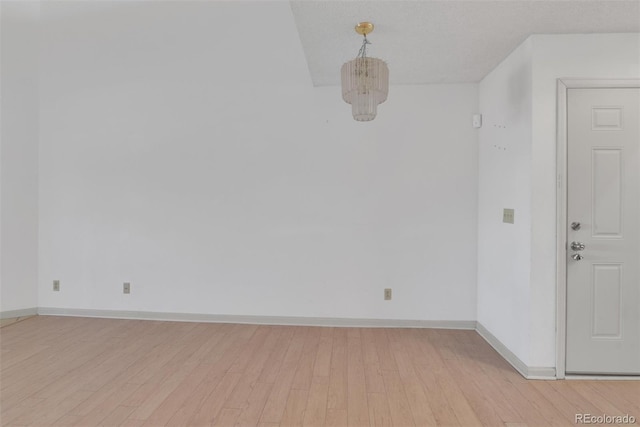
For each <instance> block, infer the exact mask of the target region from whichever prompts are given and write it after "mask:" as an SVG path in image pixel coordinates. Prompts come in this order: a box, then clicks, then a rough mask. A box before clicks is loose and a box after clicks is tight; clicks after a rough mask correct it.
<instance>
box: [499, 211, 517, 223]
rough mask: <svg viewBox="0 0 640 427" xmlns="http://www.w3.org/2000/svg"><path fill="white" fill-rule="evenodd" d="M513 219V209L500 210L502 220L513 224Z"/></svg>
mask: <svg viewBox="0 0 640 427" xmlns="http://www.w3.org/2000/svg"><path fill="white" fill-rule="evenodd" d="M514 221H515V209H507V208H505V209H504V211H503V212H502V222H505V223H507V224H513V223H514Z"/></svg>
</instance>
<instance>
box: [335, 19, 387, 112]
mask: <svg viewBox="0 0 640 427" xmlns="http://www.w3.org/2000/svg"><path fill="white" fill-rule="evenodd" d="M355 30H356V33H358V34H360V35H362V36H364V40H363V42H362V46H361V47H360V51H359V52H358V55H357V56H356V58H355V59H352V60H351V61H349V62H346V63H345V64H344V65H343V66H342V99H344V100H345V102H347V103H348V104H351V110H352V113H353V118H354V119H355V120H357V121H359V122H368V121H370V120H373V119H375V117H376V114H377V112H378V104H381V103H383V102H384V101H386V100H387V94H388V93H389V68H387V64H386V63H385V62H384V61H383V60H381V59H378V58H370V57H368V56H367V45H368V44H371V43H370V42H369V40H367V34H369V33H371V32H372V31H373V24H372V23H371V22H360V23H359V24H358V25H356V28H355Z"/></svg>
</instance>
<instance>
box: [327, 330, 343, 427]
mask: <svg viewBox="0 0 640 427" xmlns="http://www.w3.org/2000/svg"><path fill="white" fill-rule="evenodd" d="M327 409H344V410H345V413H346V410H347V332H346V330H345V329H344V328H340V329H336V330H335V331H334V332H333V351H332V352H331V372H330V374H329V391H328V396H327ZM332 414H334V413H332ZM328 415H329V414H327V416H328ZM332 416H333V415H332ZM335 416H336V417H338V418H336V419H340V418H339V417H341V416H342V415H341V413H339V412H335ZM332 422H333V421H332Z"/></svg>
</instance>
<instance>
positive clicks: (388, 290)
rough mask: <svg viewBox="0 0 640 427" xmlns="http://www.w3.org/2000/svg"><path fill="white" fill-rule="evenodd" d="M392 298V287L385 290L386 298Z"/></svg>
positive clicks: (387, 299)
mask: <svg viewBox="0 0 640 427" xmlns="http://www.w3.org/2000/svg"><path fill="white" fill-rule="evenodd" d="M390 299H391V288H387V289H385V290H384V300H385V301H389V300H390Z"/></svg>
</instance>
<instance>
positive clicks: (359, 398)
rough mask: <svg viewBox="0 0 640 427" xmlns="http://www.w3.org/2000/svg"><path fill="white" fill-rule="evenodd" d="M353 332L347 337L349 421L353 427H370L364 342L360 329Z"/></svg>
mask: <svg viewBox="0 0 640 427" xmlns="http://www.w3.org/2000/svg"><path fill="white" fill-rule="evenodd" d="M351 332H352V333H351V334H349V335H348V337H347V420H348V423H349V425H351V426H368V425H369V407H368V404H367V381H366V378H365V374H364V358H363V355H362V340H361V338H360V331H359V330H358V329H353V330H351Z"/></svg>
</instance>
